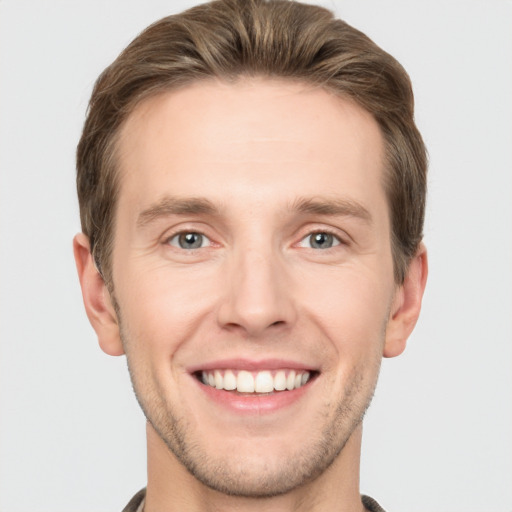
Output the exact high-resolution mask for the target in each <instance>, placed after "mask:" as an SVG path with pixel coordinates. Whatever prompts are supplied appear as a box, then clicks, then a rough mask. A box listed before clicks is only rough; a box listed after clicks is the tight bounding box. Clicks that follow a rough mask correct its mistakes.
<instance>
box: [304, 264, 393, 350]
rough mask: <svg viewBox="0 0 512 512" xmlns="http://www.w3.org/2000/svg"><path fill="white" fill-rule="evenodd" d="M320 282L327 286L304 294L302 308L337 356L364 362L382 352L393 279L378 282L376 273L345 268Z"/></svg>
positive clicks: (310, 287) (316, 287) (308, 290)
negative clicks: (349, 356) (368, 357)
mask: <svg viewBox="0 0 512 512" xmlns="http://www.w3.org/2000/svg"><path fill="white" fill-rule="evenodd" d="M391 277H392V274H391ZM318 282H319V281H318V280H316V283H318ZM320 282H323V283H324V286H318V285H317V286H308V287H307V288H304V289H303V290H302V296H303V298H302V304H303V307H304V311H305V313H306V314H307V315H308V316H310V317H311V318H312V320H313V321H314V322H315V323H316V325H317V326H319V327H320V328H321V329H322V330H323V332H324V334H325V335H326V337H327V338H329V339H330V340H331V343H332V345H333V346H334V348H335V349H336V352H337V353H338V354H339V355H347V354H349V353H350V354H351V357H352V358H357V357H361V358H363V357H365V355H366V354H367V353H368V351H369V350H370V351H371V350H372V349H373V348H374V347H375V346H377V347H378V349H379V350H381V346H380V345H381V344H382V343H383V342H384V334H385V328H386V324H387V320H388V315H389V308H390V304H391V300H392V288H393V285H392V278H391V279H385V278H383V276H380V279H379V278H378V276H376V275H375V273H374V272H366V273H365V272H361V271H360V269H348V268H345V269H336V270H335V271H331V272H329V275H326V276H323V279H322V280H321V281H320Z"/></svg>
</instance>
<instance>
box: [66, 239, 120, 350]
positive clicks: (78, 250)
mask: <svg viewBox="0 0 512 512" xmlns="http://www.w3.org/2000/svg"><path fill="white" fill-rule="evenodd" d="M73 252H74V255H75V263H76V268H77V271H78V278H79V279H80V286H81V287H82V297H83V300H84V306H85V311H86V312H87V317H88V318H89V322H91V325H92V327H93V329H94V330H95V331H96V334H97V336H98V341H99V344H100V347H101V349H102V350H103V351H104V352H105V353H107V354H109V355H111V356H120V355H122V354H124V349H123V344H122V342H121V336H120V333H119V324H118V321H117V315H116V312H115V310H114V307H113V306H112V301H111V300H110V293H109V291H108V289H107V286H106V285H105V282H104V280H103V277H102V276H101V274H100V273H99V272H98V269H97V268H96V265H95V263H94V258H93V256H92V254H91V250H90V244H89V239H88V238H87V236H85V235H84V234H83V233H79V234H78V235H76V236H75V238H74V239H73Z"/></svg>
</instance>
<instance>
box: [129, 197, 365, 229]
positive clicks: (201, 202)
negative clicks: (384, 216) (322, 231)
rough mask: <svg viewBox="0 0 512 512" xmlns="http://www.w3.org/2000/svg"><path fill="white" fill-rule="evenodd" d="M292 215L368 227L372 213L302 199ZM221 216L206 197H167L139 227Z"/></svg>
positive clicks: (353, 205)
mask: <svg viewBox="0 0 512 512" xmlns="http://www.w3.org/2000/svg"><path fill="white" fill-rule="evenodd" d="M289 211H291V212H298V213H302V214H313V215H325V216H329V215H330V216H345V217H355V218H359V219H361V220H363V221H365V222H366V223H368V224H371V223H372V216H371V214H370V212H369V211H368V210H367V209H366V208H365V207H364V206H363V205H362V204H360V203H358V202H356V201H353V200H351V199H339V198H308V197H302V198H298V199H296V200H295V201H294V202H293V203H292V204H291V205H290V207H289ZM220 213H221V212H220V209H219V208H218V207H217V206H215V204H214V203H212V202H211V201H209V200H208V199H205V198H203V197H187V198H180V197H175V196H166V197H164V198H163V199H161V200H160V201H158V202H157V203H155V204H153V205H151V206H150V207H148V208H146V209H145V210H143V211H142V212H141V213H140V214H139V216H138V218H137V226H138V227H141V228H142V227H144V226H146V225H148V224H150V223H152V222H153V221H155V220H157V219H159V218H161V217H166V216H169V215H210V216H219V215H220Z"/></svg>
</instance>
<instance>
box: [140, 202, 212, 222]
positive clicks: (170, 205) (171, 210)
mask: <svg viewBox="0 0 512 512" xmlns="http://www.w3.org/2000/svg"><path fill="white" fill-rule="evenodd" d="M219 213H220V211H219V209H218V208H217V207H216V206H215V205H214V204H213V203H212V202H211V201H209V200H208V199H204V198H202V197H187V198H180V197H172V196H166V197H164V198H163V199H161V200H160V201H158V202H157V203H155V204H154V205H151V206H150V207H149V208H146V209H145V210H143V211H142V212H141V213H140V214H139V216H138V219H137V226H138V227H144V226H146V225H147V224H150V223H151V222H153V221H155V220H157V219H159V218H161V217H166V216H168V215H201V214H202V215H219Z"/></svg>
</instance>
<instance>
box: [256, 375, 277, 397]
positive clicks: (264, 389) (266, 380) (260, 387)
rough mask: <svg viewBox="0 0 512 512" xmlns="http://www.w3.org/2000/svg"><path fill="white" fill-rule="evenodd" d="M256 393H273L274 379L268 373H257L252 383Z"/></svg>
mask: <svg viewBox="0 0 512 512" xmlns="http://www.w3.org/2000/svg"><path fill="white" fill-rule="evenodd" d="M254 391H256V393H271V392H272V391H274V379H273V378H272V374H271V373H270V372H258V373H257V374H256V379H255V381H254Z"/></svg>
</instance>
